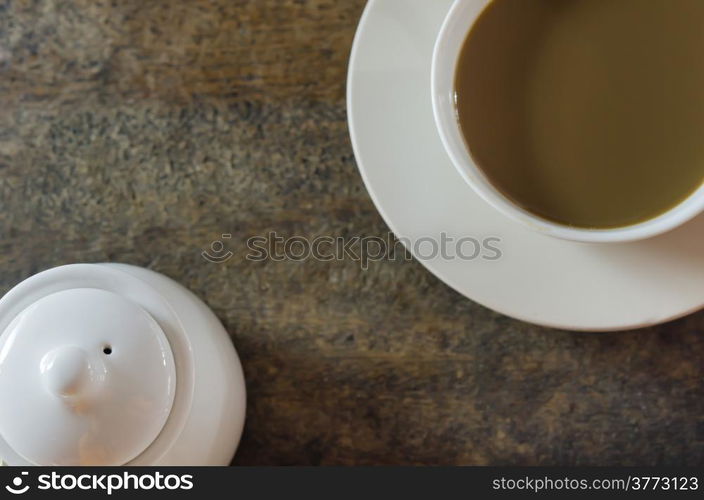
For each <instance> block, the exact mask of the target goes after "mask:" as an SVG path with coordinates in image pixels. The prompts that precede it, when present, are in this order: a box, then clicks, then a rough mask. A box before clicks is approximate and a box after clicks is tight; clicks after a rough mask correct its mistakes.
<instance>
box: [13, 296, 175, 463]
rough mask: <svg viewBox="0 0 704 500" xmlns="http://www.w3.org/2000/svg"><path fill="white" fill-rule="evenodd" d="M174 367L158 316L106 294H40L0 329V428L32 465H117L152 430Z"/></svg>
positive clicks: (170, 397)
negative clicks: (156, 318)
mask: <svg viewBox="0 0 704 500" xmlns="http://www.w3.org/2000/svg"><path fill="white" fill-rule="evenodd" d="M175 392H176V371H175V366H174V359H173V355H172V352H171V348H170V346H169V343H168V341H167V339H166V336H165V335H164V332H163V331H162V329H161V327H160V326H159V324H158V323H157V322H156V321H155V320H154V319H153V318H152V316H150V315H149V314H148V313H147V312H146V311H145V310H144V309H142V307H140V306H139V305H137V304H136V303H134V302H132V301H130V300H129V299H127V298H125V297H122V296H120V295H118V294H116V293H113V292H108V291H105V290H99V289H96V288H74V289H69V290H64V291H58V292H56V293H53V294H50V295H48V296H45V297H43V298H41V299H39V300H37V301H36V302H35V303H34V304H32V305H30V306H29V307H27V308H25V309H24V310H23V311H22V312H21V313H20V314H19V315H17V316H16V317H15V318H14V319H13V321H12V322H11V323H10V324H9V325H8V327H7V328H6V329H5V330H4V331H3V332H0V435H1V436H2V438H3V439H4V440H5V441H6V442H7V444H8V445H9V446H10V447H11V448H12V449H13V450H14V451H15V452H16V453H17V454H19V455H21V456H22V457H24V458H25V459H26V460H27V461H29V462H31V463H34V464H37V465H82V464H91V465H123V464H126V463H128V462H130V461H131V460H133V459H134V458H136V457H138V456H139V455H140V454H141V453H142V452H144V450H146V449H147V447H149V446H150V445H151V444H152V443H153V442H154V440H155V439H156V438H157V436H158V435H159V433H160V432H161V430H162V428H163V427H164V425H165V423H166V421H167V419H168V417H169V415H170V413H171V409H172V405H173V402H174V395H175Z"/></svg>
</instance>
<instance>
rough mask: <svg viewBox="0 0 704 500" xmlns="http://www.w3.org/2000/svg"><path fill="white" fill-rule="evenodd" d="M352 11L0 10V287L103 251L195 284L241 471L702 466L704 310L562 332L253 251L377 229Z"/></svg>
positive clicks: (389, 268) (446, 296)
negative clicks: (615, 327) (242, 418)
mask: <svg viewBox="0 0 704 500" xmlns="http://www.w3.org/2000/svg"><path fill="white" fill-rule="evenodd" d="M381 1H383V0H381ZM429 1H431V0H429ZM363 7H364V1H363V0H344V1H342V0H217V1H207V2H206V1H198V0H178V1H174V0H168V1H167V0H150V1H146V2H145V1H144V0H128V1H108V0H101V1H95V0H76V1H38V2H24V1H19V0H18V1H15V2H3V3H1V4H0V99H1V100H2V106H3V112H2V113H0V236H1V237H0V291H2V292H5V291H7V290H8V289H9V288H11V287H12V286H13V285H14V284H15V283H17V282H18V281H20V280H22V279H24V278H26V277H28V276H30V275H32V274H33V273H36V272H38V271H41V270H43V269H47V268H50V267H52V266H57V265H61V264H67V263H74V262H101V261H118V262H125V263H131V264H136V265H141V266H146V267H149V268H151V269H154V270H157V271H160V272H162V273H165V274H167V275H168V276H171V277H173V278H174V279H176V280H178V281H180V282H181V283H183V284H184V285H186V286H188V287H190V288H191V289H192V290H194V291H195V293H197V294H198V295H199V296H200V297H202V298H203V299H204V300H205V301H206V302H207V303H208V304H209V305H210V306H211V307H213V309H214V310H215V311H216V313H217V314H218V315H219V317H220V318H221V319H222V321H223V323H224V324H225V325H226V327H227V328H228V330H229V332H230V333H231V335H232V338H233V341H234V342H235V344H236V346H237V348H238V350H239V352H240V355H241V356H242V360H243V363H244V367H245V371H246V376H247V380H248V386H249V410H248V422H247V428H246V431H245V435H244V438H243V442H242V446H241V448H240V451H239V453H238V455H237V458H236V460H235V463H237V464H563V465H572V464H601V465H608V464H623V465H627V464H628V465H630V464H638V465H649V464H671V465H676V464H684V465H703V464H704V384H703V378H704V336H703V335H702V327H703V326H704V314H698V315H695V316H692V317H689V318H687V319H684V320H681V321H678V322H676V323H673V324H669V325H665V326H661V327H658V328H652V329H649V330H645V331H638V332H632V333H620V334H612V335H608V334H600V335H587V334H574V333H569V332H559V331H551V330H547V329H543V328H538V327H534V326H531V325H527V324H523V323H520V322H517V321H513V320H511V319H508V318H505V317H502V316H500V315H498V314H495V313H492V312H490V311H488V310H486V309H484V308H482V307H480V306H478V305H475V304H473V303H472V302H470V301H468V300H466V299H464V298H463V297H461V296H459V295H457V294H455V293H454V292H452V291H451V290H449V289H448V288H446V287H445V286H444V285H442V284H441V283H440V282H439V281H438V280H437V279H435V278H434V277H433V276H431V275H430V274H428V273H427V272H426V271H425V270H424V269H423V268H422V266H421V265H420V264H418V263H416V262H412V261H408V262H407V261H405V260H404V259H400V260H399V259H397V260H395V261H384V262H376V263H372V264H371V265H370V267H369V269H367V270H363V269H362V268H361V266H360V265H359V263H358V262H354V261H353V260H351V259H347V260H342V261H333V262H321V261H316V260H312V259H309V260H306V261H304V262H293V261H283V262H276V261H272V260H267V261H265V262H252V261H248V260H247V259H246V258H245V256H246V254H247V247H246V244H245V242H246V241H247V239H248V238H250V237H252V236H256V235H267V234H268V233H269V232H270V231H275V232H276V233H277V234H279V235H281V236H283V237H292V236H303V237H307V238H314V237H317V236H325V235H329V236H344V237H354V236H381V237H385V236H386V234H387V232H388V229H387V228H386V226H385V225H384V223H383V221H382V220H381V219H380V217H379V215H378V214H377V212H376V210H375V208H374V206H373V205H372V203H371V201H370V200H369V197H368V196H367V193H366V191H365V189H364V186H363V185H362V182H361V180H360V177H359V175H358V173H357V170H356V167H355V161H354V158H353V155H352V150H351V148H350V143H349V139H348V133H347V126H346V115H345V99H344V91H345V76H346V66H347V59H348V55H349V51H350V45H351V41H352V37H353V34H354V31H355V27H356V24H357V21H358V19H359V16H360V14H361V11H362V9H363ZM223 234H229V235H231V238H230V239H223V236H222V235H223ZM216 241H221V242H222V243H223V247H224V248H223V249H222V250H220V247H218V246H217V245H216V246H215V249H216V250H220V251H221V252H223V253H224V252H227V251H232V252H233V253H234V255H233V256H232V257H231V258H230V259H229V260H227V261H226V262H224V263H221V264H214V263H211V262H208V261H207V260H206V259H204V258H203V257H202V256H201V252H202V251H203V250H204V249H205V250H207V249H210V248H211V244H212V243H213V242H216ZM212 251H213V250H211V253H212ZM536 286H539V284H536Z"/></svg>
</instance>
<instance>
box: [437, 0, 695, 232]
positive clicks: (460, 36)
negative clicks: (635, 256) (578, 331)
mask: <svg viewBox="0 0 704 500" xmlns="http://www.w3.org/2000/svg"><path fill="white" fill-rule="evenodd" d="M491 1H492V0H456V1H455V3H454V4H453V6H452V8H451V9H450V12H449V13H448V15H447V18H446V19H445V22H444V24H443V26H442V29H441V30H440V34H439V36H438V39H437V42H436V44H435V51H434V53H433V64H432V70H431V78H432V82H431V88H432V102H433V113H434V115H435V122H436V125H437V128H438V131H439V133H440V137H441V139H442V142H443V144H444V146H445V149H446V151H447V153H448V155H449V156H450V158H451V159H452V162H453V163H454V165H455V167H456V168H457V170H458V171H459V173H460V174H461V175H462V177H463V178H464V180H465V181H466V182H467V183H468V184H469V185H470V186H471V187H472V189H474V191H475V192H476V193H477V194H478V195H479V196H481V197H482V198H483V199H484V200H485V201H486V202H487V203H489V204H490V205H491V206H493V207H494V208H496V209H497V210H499V211H500V212H502V213H503V214H504V215H506V216H508V217H510V218H511V219H513V220H515V221H518V222H519V223H521V224H523V225H524V226H526V227H529V228H530V229H533V230H535V231H538V232H540V233H542V234H546V235H550V236H554V237H557V238H562V239H566V240H572V241H581V242H590V243H606V242H625V241H635V240H641V239H645V238H649V237H652V236H656V235H658V234H662V233H665V232H667V231H669V230H671V229H674V228H676V227H677V226H680V225H682V224H684V223H685V222H687V221H688V220H690V219H692V218H694V217H695V216H696V215H698V214H700V213H701V212H702V211H703V210H704V185H702V186H700V187H699V189H697V190H696V191H695V192H694V193H693V194H692V195H690V196H689V197H688V198H686V199H685V200H684V201H682V202H681V203H679V204H678V205H676V206H675V207H673V208H672V209H670V210H668V211H667V212H665V213H663V214H661V215H659V216H657V217H655V218H653V219H649V220H647V221H644V222H641V223H638V224H634V225H631V226H624V227H619V228H609V229H585V228H579V227H571V226H567V225H562V224H559V223H556V222H551V221H549V220H546V219H543V218H542V217H540V216H538V215H535V214H533V213H531V212H529V211H527V210H525V209H524V208H522V207H520V206H518V205H517V204H516V203H514V202H513V201H511V200H510V199H508V198H507V197H506V196H505V195H504V194H502V193H501V192H500V191H499V190H498V189H497V188H496V187H495V186H494V185H493V184H492V183H491V182H490V181H489V179H488V178H487V176H486V174H485V173H484V172H483V171H482V170H481V169H480V168H479V167H478V166H477V165H476V163H475V162H474V160H473V159H472V156H471V155H470V153H469V149H468V147H467V144H466V142H465V139H464V136H463V134H462V131H461V128H460V124H459V121H458V118H457V109H456V105H455V72H456V68H457V63H458V60H459V57H460V52H461V50H462V47H463V44H464V42H465V40H466V38H467V35H468V33H469V32H470V30H471V29H472V27H473V26H474V23H475V22H476V21H477V19H478V18H479V16H480V15H481V13H482V12H483V11H484V9H485V8H486V7H487V6H488V5H489V3H490V2H491Z"/></svg>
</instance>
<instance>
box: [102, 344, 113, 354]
mask: <svg viewBox="0 0 704 500" xmlns="http://www.w3.org/2000/svg"><path fill="white" fill-rule="evenodd" d="M103 354H105V355H106V356H110V355H111V354H112V347H110V346H109V345H106V346H105V347H103Z"/></svg>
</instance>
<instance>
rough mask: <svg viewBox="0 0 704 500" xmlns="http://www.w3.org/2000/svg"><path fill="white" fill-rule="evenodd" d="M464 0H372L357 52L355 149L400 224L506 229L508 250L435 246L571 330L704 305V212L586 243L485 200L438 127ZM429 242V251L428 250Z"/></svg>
mask: <svg viewBox="0 0 704 500" xmlns="http://www.w3.org/2000/svg"><path fill="white" fill-rule="evenodd" d="M451 4H452V0H370V2H369V4H368V5H367V8H366V10H365V12H364V16H363V17H362V20H361V22H360V26H359V30H358V32H357V36H356V39H355V43H354V47H353V50H352V57H351V61H350V72H349V82H348V113H349V122H350V131H351V135H352V142H353V146H354V151H355V155H356V158H357V162H358V164H359V169H360V171H361V173H362V177H363V178H364V182H365V184H366V186H367V189H368V190H369V193H370V194H371V196H372V198H373V200H374V202H375V203H376V206H377V208H378V209H379V211H380V212H381V214H382V216H383V217H384V219H385V220H386V222H387V224H388V225H389V226H390V227H391V229H392V230H393V231H394V233H395V234H396V235H397V236H398V237H401V238H407V239H409V240H411V241H412V242H417V241H418V240H419V239H420V238H428V237H431V238H436V239H438V240H439V239H440V237H441V233H446V234H447V235H448V237H451V238H454V239H455V240H458V239H459V238H463V237H472V238H476V239H478V240H481V239H482V238H486V237H498V238H500V239H501V243H499V244H498V245H497V246H499V247H500V249H501V252H502V254H503V255H502V257H501V258H500V259H498V260H495V261H492V260H483V259H481V258H478V259H475V260H472V261H468V260H461V259H457V258H454V259H453V258H450V259H448V258H443V257H442V256H439V255H438V256H436V257H434V258H423V255H428V254H429V253H430V251H431V249H432V247H431V246H430V245H426V246H425V249H424V247H423V246H420V247H419V248H418V249H419V250H421V252H414V254H416V258H418V259H419V260H420V261H421V262H422V263H423V264H424V265H425V266H426V267H427V268H428V269H429V270H430V271H431V272H432V273H433V274H435V275H436V276H437V277H438V278H440V279H441V280H443V281H444V282H445V283H447V284H448V285H449V286H451V287H452V288H454V289H455V290H457V291H458V292H460V293H461V294H463V295H465V296H466V297H468V298H470V299H472V300H474V301H476V302H478V303H480V304H483V305H484V306H486V307H489V308H491V309H493V310H495V311H498V312H501V313H503V314H506V315H508V316H512V317H514V318H517V319H521V320H524V321H528V322H531V323H536V324H540V325H545V326H551V327H556V328H563V329H570V330H587V331H604V330H607V331H608V330H624V329H631V328H638V327H645V326H650V325H654V324H658V323H662V322H664V321H668V320H672V319H676V318H679V317H681V316H684V315H687V314H689V313H692V312H694V311H696V310H698V309H701V308H702V307H704V217H699V218H697V219H695V220H694V221H692V222H690V223H688V224H687V225H685V226H683V227H681V228H679V229H677V230H675V231H673V232H671V233H668V234H666V235H663V236H660V237H657V238H653V239H650V240H646V241H642V242H637V243H627V244H608V245H597V244H593V245H590V244H581V243H572V242H567V241H561V240H557V239H554V238H551V237H548V236H542V235H539V234H537V233H533V232H531V231H528V230H525V229H523V228H522V227H520V226H519V225H517V224H516V223H514V222H512V221H510V220H509V219H507V218H505V217H504V216H502V215H501V214H499V213H498V212H496V211H495V210H494V209H492V208H491V207H490V206H489V205H487V204H486V203H485V202H484V201H482V200H481V199H480V198H479V197H478V196H477V195H476V194H474V192H473V191H472V190H471V189H470V188H469V186H468V185H467V184H465V182H464V181H463V180H462V178H461V177H460V175H459V173H457V171H456V170H455V169H454V167H453V166H452V164H451V162H450V159H449V158H448V156H447V154H446V153H445V151H444V150H443V147H442V144H441V142H440V138H439V136H438V133H437V131H436V129H435V124H434V121H433V113H432V107H431V101H430V63H431V55H432V51H433V46H434V43H435V38H436V36H437V33H438V31H439V29H440V26H441V24H442V21H443V19H444V17H445V14H446V13H447V11H448V10H449V8H450V5H451ZM419 253H420V254H422V255H419Z"/></svg>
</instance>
